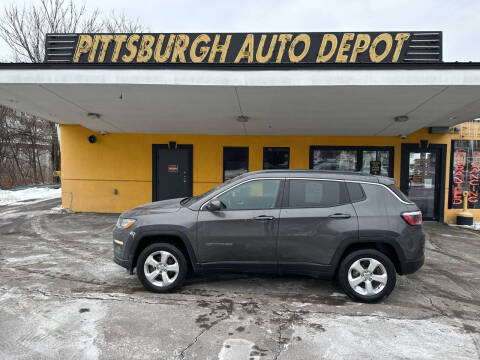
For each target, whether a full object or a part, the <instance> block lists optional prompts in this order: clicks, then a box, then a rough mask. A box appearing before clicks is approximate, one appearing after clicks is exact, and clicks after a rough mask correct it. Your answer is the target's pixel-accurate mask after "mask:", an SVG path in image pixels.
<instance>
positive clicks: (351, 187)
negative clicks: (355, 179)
mask: <svg viewBox="0 0 480 360" xmlns="http://www.w3.org/2000/svg"><path fill="white" fill-rule="evenodd" d="M346 185H347V189H348V194H349V195H350V202H352V203H355V202H359V201H363V200H365V199H366V198H367V197H366V196H365V192H364V191H363V188H362V185H360V184H359V183H351V182H347V183H346Z"/></svg>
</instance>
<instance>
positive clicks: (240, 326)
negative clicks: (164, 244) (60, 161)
mask: <svg viewBox="0 0 480 360" xmlns="http://www.w3.org/2000/svg"><path fill="white" fill-rule="evenodd" d="M59 203H60V202H59V200H48V201H42V202H38V203H34V204H30V203H25V204H16V205H13V206H3V207H0V279H1V280H0V354H1V358H2V359H10V358H19V359H38V358H73V359H77V358H86V359H95V358H105V359H109V358H116V359H119V358H120V359H121V358H129V359H140V358H157V359H225V360H226V359H228V360H231V359H233V360H236V359H248V360H253V359H255V360H258V359H321V358H325V359H358V358H365V359H371V358H378V359H384V358H389V359H404V358H414V359H476V358H479V356H480V355H479V354H480V335H479V333H480V234H477V233H475V232H470V231H466V230H461V229H457V228H451V227H448V226H445V225H440V224H436V223H427V224H425V226H424V228H425V230H426V233H427V252H426V264H425V266H424V267H423V268H422V269H421V270H420V271H419V272H417V273H416V274H413V275H409V276H406V277H399V278H398V281H397V287H396V289H395V290H394V292H393V293H392V295H391V296H390V297H389V298H387V299H386V300H385V301H383V302H381V303H378V304H359V303H354V302H351V301H349V299H348V298H346V297H345V296H344V295H343V294H342V292H341V290H340V289H339V287H338V286H337V285H336V284H334V283H331V282H326V281H319V280H316V279H311V278H307V277H276V276H254V275H243V274H223V275H215V276H208V277H207V276H201V277H194V278H191V279H189V280H188V281H187V284H186V285H185V286H184V287H183V288H182V289H181V290H180V291H179V292H178V293H173V294H166V295H165V294H153V293H149V292H146V291H145V290H144V289H143V287H142V286H141V284H140V283H139V281H138V280H137V278H136V277H135V276H129V275H127V273H126V271H125V270H124V269H122V268H121V267H119V266H118V265H116V264H114V263H113V261H112V260H111V259H112V237H111V231H112V228H113V224H114V223H115V221H116V218H117V216H116V215H109V214H68V213H61V212H60V211H59V210H58V206H59Z"/></svg>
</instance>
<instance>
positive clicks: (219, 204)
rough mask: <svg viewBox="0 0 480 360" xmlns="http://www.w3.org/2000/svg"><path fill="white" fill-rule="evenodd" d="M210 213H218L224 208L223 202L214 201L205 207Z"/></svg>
mask: <svg viewBox="0 0 480 360" xmlns="http://www.w3.org/2000/svg"><path fill="white" fill-rule="evenodd" d="M205 207H206V208H207V210H208V211H218V210H221V209H222V208H223V206H222V202H221V201H220V200H212V201H209V202H208V203H207V205H205Z"/></svg>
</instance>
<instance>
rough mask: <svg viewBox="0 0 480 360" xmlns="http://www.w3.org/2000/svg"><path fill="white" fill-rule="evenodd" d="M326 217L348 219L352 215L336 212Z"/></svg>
mask: <svg viewBox="0 0 480 360" xmlns="http://www.w3.org/2000/svg"><path fill="white" fill-rule="evenodd" d="M328 217H329V218H330V219H350V218H351V217H352V215H350V214H340V213H336V214H332V215H328Z"/></svg>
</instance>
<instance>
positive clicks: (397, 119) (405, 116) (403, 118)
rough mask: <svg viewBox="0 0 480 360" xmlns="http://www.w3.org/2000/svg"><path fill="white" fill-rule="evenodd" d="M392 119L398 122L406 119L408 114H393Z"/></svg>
mask: <svg viewBox="0 0 480 360" xmlns="http://www.w3.org/2000/svg"><path fill="white" fill-rule="evenodd" d="M393 120H395V122H399V123H402V122H406V121H408V116H407V115H399V116H395V117H394V118H393Z"/></svg>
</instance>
